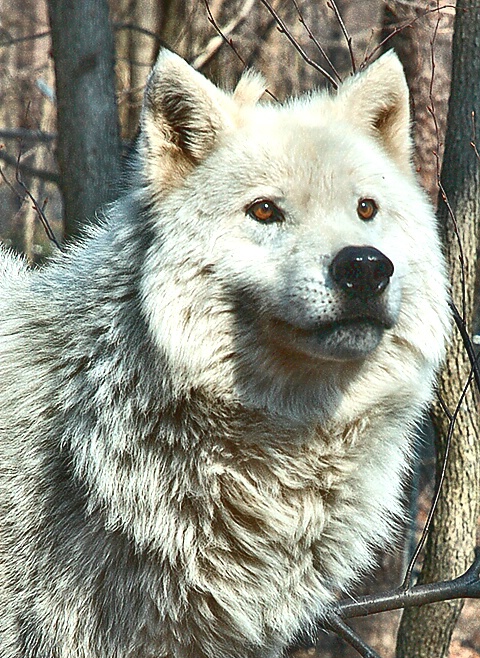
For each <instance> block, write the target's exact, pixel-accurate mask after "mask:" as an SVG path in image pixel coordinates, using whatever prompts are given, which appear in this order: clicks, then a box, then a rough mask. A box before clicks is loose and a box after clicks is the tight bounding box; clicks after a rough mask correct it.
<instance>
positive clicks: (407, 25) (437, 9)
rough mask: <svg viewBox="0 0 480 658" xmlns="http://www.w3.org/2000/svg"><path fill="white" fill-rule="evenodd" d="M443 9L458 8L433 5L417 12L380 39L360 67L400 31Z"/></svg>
mask: <svg viewBox="0 0 480 658" xmlns="http://www.w3.org/2000/svg"><path fill="white" fill-rule="evenodd" d="M443 9H456V6H455V5H442V6H441V7H433V8H432V9H425V11H424V12H422V13H421V14H417V15H416V16H415V17H414V18H412V19H410V20H409V21H406V22H405V23H403V25H399V26H398V27H396V28H395V29H394V30H392V31H391V32H390V34H388V35H387V36H386V37H385V39H382V41H380V43H379V44H377V45H376V46H375V48H374V49H373V50H372V51H371V52H370V54H369V55H367V56H366V57H365V59H364V60H363V62H362V64H361V67H360V68H364V67H365V66H366V65H367V64H368V63H369V62H370V61H371V60H372V59H373V58H374V57H375V55H376V54H377V53H378V52H380V51H381V50H382V49H383V47H384V46H385V45H386V44H387V43H388V42H389V41H390V39H392V38H393V37H394V36H395V35H396V34H398V33H399V32H403V30H405V29H407V28H408V27H412V26H413V25H414V24H415V23H416V22H417V21H419V20H420V19H422V18H424V17H425V16H428V14H433V12H435V11H438V12H440V11H442V10H443Z"/></svg>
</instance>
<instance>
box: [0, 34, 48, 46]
mask: <svg viewBox="0 0 480 658" xmlns="http://www.w3.org/2000/svg"><path fill="white" fill-rule="evenodd" d="M49 36H50V30H47V31H46V32H39V33H38V34H29V35H28V36H26V37H12V36H10V35H9V34H8V33H7V34H6V36H4V37H3V38H2V39H0V48H1V47H3V46H12V45H14V44H16V43H22V42H23V41H33V40H35V39H43V38H44V37H49Z"/></svg>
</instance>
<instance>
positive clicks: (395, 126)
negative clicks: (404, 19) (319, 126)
mask: <svg viewBox="0 0 480 658" xmlns="http://www.w3.org/2000/svg"><path fill="white" fill-rule="evenodd" d="M337 102H339V103H341V105H342V106H343V107H342V109H343V112H344V113H345V114H346V115H347V116H348V119H349V121H350V122H352V123H353V124H354V125H357V126H358V127H359V128H361V129H362V130H364V131H365V132H367V133H368V134H370V135H371V136H372V137H373V138H374V139H376V140H378V141H379V142H380V143H381V145H382V146H383V147H384V149H385V150H386V151H387V153H388V154H389V155H390V156H391V157H392V159H393V160H395V162H396V163H397V164H398V165H400V167H401V168H402V169H403V170H404V171H406V172H408V173H411V171H412V163H411V156H412V141H411V137H410V101H409V92H408V86H407V81H406V79H405V73H404V71H403V67H402V65H401V63H400V60H399V59H398V57H397V55H396V54H395V53H394V52H393V51H392V50H391V51H389V52H388V53H386V54H385V55H383V56H382V57H380V58H379V59H378V60H377V61H376V62H374V63H373V64H371V65H370V66H369V67H368V68H367V69H365V71H361V72H360V73H357V74H356V75H354V76H353V77H352V78H350V79H349V80H347V81H345V82H344V83H343V84H342V85H341V87H340V88H339V90H338V96H337Z"/></svg>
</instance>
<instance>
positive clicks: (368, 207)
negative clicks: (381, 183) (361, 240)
mask: <svg viewBox="0 0 480 658" xmlns="http://www.w3.org/2000/svg"><path fill="white" fill-rule="evenodd" d="M377 211H378V206H377V203H376V201H374V200H373V199H359V200H358V205H357V214H358V216H359V217H360V219H364V220H366V221H368V220H369V219H373V218H374V217H375V215H376V214H377Z"/></svg>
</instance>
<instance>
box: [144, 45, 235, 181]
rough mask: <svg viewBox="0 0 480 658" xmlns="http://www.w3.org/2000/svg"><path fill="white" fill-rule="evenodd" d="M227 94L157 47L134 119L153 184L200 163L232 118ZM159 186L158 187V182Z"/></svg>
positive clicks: (176, 176)
mask: <svg viewBox="0 0 480 658" xmlns="http://www.w3.org/2000/svg"><path fill="white" fill-rule="evenodd" d="M233 114H234V105H233V103H232V100H231V98H230V97H229V96H228V95H227V94H226V93H224V92H222V91H221V90H220V89H218V88H217V87H216V86H215V85H214V84H212V83H211V82H210V81H209V80H207V79H206V78H205V77H204V76H203V75H202V74H201V73H198V71H195V69H193V68H192V67H191V66H190V65H189V64H187V62H185V61H184V60H183V59H182V58H181V57H179V56H178V55H175V54H174V53H172V52H170V51H169V50H166V49H163V50H161V51H160V54H159V56H158V58H157V62H156V64H155V66H154V68H153V70H152V72H151V74H150V77H149V79H148V81H147V86H146V90H145V97H144V104H143V108H142V114H141V118H140V128H141V132H140V150H141V151H142V150H144V149H146V153H145V152H144V154H145V156H146V157H147V160H148V163H147V166H149V165H152V166H153V168H154V171H152V174H154V176H155V180H156V182H157V183H159V184H160V185H162V183H163V184H164V185H166V186H170V185H171V184H172V183H174V180H175V179H176V178H178V177H179V176H180V177H182V178H183V176H184V175H185V173H186V171H188V170H189V169H190V168H191V167H192V166H193V165H195V164H197V163H198V162H200V161H201V160H202V159H203V158H204V157H205V156H206V155H207V154H208V153H209V152H210V151H211V150H212V148H213V146H214V144H215V142H216V140H217V138H218V136H219V134H220V133H221V132H222V131H224V130H226V129H227V128H228V127H229V126H230V125H231V124H232V120H233ZM162 187H163V185H162Z"/></svg>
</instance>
